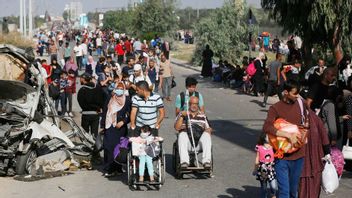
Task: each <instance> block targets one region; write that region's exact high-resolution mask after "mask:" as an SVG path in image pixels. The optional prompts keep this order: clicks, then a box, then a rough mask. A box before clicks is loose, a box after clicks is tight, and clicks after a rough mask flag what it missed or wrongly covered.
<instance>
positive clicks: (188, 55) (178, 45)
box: [171, 41, 196, 63]
mask: <svg viewBox="0 0 352 198" xmlns="http://www.w3.org/2000/svg"><path fill="white" fill-rule="evenodd" d="M174 45H175V47H174V49H175V50H173V51H171V56H172V57H173V58H175V59H179V60H182V61H184V62H186V63H191V62H192V57H193V54H194V50H195V49H196V45H194V44H185V43H183V42H182V41H176V42H175V43H174Z"/></svg>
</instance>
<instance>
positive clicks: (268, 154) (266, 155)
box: [255, 145, 274, 163]
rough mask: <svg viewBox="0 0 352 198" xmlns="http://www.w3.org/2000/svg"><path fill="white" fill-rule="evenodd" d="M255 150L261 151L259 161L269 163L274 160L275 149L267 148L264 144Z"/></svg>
mask: <svg viewBox="0 0 352 198" xmlns="http://www.w3.org/2000/svg"><path fill="white" fill-rule="evenodd" d="M255 150H256V151H257V152H258V153H259V162H262V163H268V162H273V161H274V151H273V149H272V148H265V146H264V145H257V146H256V147H255Z"/></svg>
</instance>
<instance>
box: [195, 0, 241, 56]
mask: <svg viewBox="0 0 352 198" xmlns="http://www.w3.org/2000/svg"><path fill="white" fill-rule="evenodd" d="M246 17H247V15H246V8H245V3H244V2H243V1H241V0H231V1H226V2H225V4H224V6H223V7H222V8H220V9H217V10H216V12H215V13H213V14H211V16H209V17H206V18H204V19H202V20H200V21H199V22H198V23H197V24H196V25H195V38H196V42H197V46H196V50H195V55H194V59H193V61H194V62H195V63H200V61H201V59H202V57H201V56H202V51H203V50H204V49H205V45H207V44H209V45H210V48H211V49H212V50H213V51H214V58H215V60H218V59H223V60H228V61H229V62H233V63H235V62H236V61H237V59H239V58H240V56H241V53H242V51H243V50H244V48H245V45H246V44H245V42H246V41H247V40H248V34H247V24H246V22H247V21H246V20H247V19H246Z"/></svg>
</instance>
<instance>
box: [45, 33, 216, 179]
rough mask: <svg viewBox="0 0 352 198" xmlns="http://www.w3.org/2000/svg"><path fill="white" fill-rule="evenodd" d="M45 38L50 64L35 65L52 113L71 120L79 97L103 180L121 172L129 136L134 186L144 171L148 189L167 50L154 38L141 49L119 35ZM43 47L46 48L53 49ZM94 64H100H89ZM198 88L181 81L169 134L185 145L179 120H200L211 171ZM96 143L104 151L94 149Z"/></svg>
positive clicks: (167, 93) (167, 96)
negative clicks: (120, 150)
mask: <svg viewBox="0 0 352 198" xmlns="http://www.w3.org/2000/svg"><path fill="white" fill-rule="evenodd" d="M38 38H39V44H38V55H40V56H41V55H43V53H44V52H43V53H42V49H41V47H42V42H43V41H42V39H43V38H46V37H45V36H42V35H39V36H38ZM48 38H49V40H50V41H53V44H55V45H56V48H57V50H56V51H55V50H53V51H50V50H48V51H47V52H48V55H49V56H50V61H51V64H47V61H46V60H45V59H42V60H41V63H42V67H43V71H42V72H41V73H42V75H44V78H45V79H47V82H46V83H47V86H46V87H48V89H49V95H50V96H51V98H52V99H53V101H54V102H55V108H56V110H57V111H58V112H59V114H60V115H63V116H71V117H73V116H74V115H73V113H72V96H73V94H76V93H77V101H78V103H79V106H80V108H81V110H82V111H81V115H82V116H81V125H82V128H83V129H85V131H87V132H89V133H90V134H92V135H93V136H94V137H95V138H96V142H97V145H96V149H95V151H94V153H93V161H94V162H99V161H100V159H99V151H100V150H101V149H103V150H104V159H103V161H104V168H103V169H104V176H105V177H110V176H112V175H116V174H122V173H123V170H122V166H121V164H119V163H116V155H115V153H116V148H117V147H118V146H120V145H121V144H122V143H123V142H124V141H125V138H127V137H129V141H130V142H131V143H132V145H135V147H136V148H137V149H133V150H137V151H136V153H137V154H136V155H138V158H139V161H140V163H139V181H140V182H143V181H144V171H145V164H146V165H147V169H148V173H149V175H150V178H149V180H150V182H153V181H154V177H153V174H152V173H153V166H152V161H151V160H152V158H153V157H151V155H150V152H147V150H148V147H151V145H152V144H151V143H152V142H159V141H162V137H159V136H158V135H159V134H158V130H159V129H160V126H161V124H162V121H163V119H164V117H165V110H164V103H165V102H171V101H172V98H171V88H172V87H173V86H174V85H173V78H174V74H173V70H172V67H171V63H170V60H169V51H170V46H169V43H168V42H167V41H162V40H161V39H160V38H159V37H158V36H157V35H156V36H155V39H153V40H151V41H150V42H147V41H143V42H141V41H139V39H138V38H136V39H129V38H128V36H126V35H125V34H118V33H116V32H113V31H101V30H99V29H98V30H96V31H87V30H83V31H78V32H72V33H70V32H66V33H62V32H56V33H53V34H49V36H48ZM43 43H44V44H45V42H43ZM106 44H107V46H105V47H104V45H106ZM45 45H46V44H45ZM48 45H49V47H48V49H50V45H51V44H50V43H49V44H48ZM94 57H98V60H97V61H95V59H94ZM58 60H59V61H58ZM76 78H79V82H80V85H81V87H80V89H79V90H76V89H77V88H76V84H78V82H76ZM197 83H198V82H197V80H196V79H194V78H191V77H189V78H187V79H186V89H187V91H186V92H182V93H180V94H179V95H178V96H177V97H176V101H175V103H176V116H177V118H178V119H177V121H176V125H175V128H176V129H177V131H179V132H180V134H182V135H181V137H183V139H184V138H185V137H188V134H187V133H183V132H186V131H187V128H185V125H186V123H185V122H186V120H187V119H185V115H188V113H189V115H191V117H192V119H193V120H194V121H195V122H200V120H197V119H198V118H201V119H203V121H201V122H200V123H201V124H202V126H200V127H201V128H203V130H202V132H203V131H204V133H205V135H204V137H202V138H201V139H200V142H202V146H201V147H202V148H203V149H204V150H205V151H204V153H205V156H206V158H204V160H205V161H204V166H206V167H209V165H210V160H211V159H210V157H209V156H211V154H210V150H209V148H211V141H210V134H211V128H210V126H209V124H208V123H207V119H206V117H205V115H204V101H203V97H202V95H201V94H200V93H199V92H197V91H196V85H197ZM159 93H160V94H159ZM59 104H60V109H59ZM186 106H187V108H186ZM188 106H190V108H188ZM198 106H199V107H200V109H198ZM198 112H201V114H198ZM204 123H207V124H204ZM184 134H185V135H184ZM102 136H103V138H102V139H103V142H102V145H98V144H100V142H101V137H102ZM183 139H182V138H180V140H183ZM182 143H183V141H181V143H180V146H179V148H180V153H181V159H182V164H183V165H182V166H183V167H187V166H188V164H189V159H188V160H187V158H186V156H187V155H186V153H187V150H188V145H187V144H182ZM133 153H134V152H133ZM154 154H155V153H154Z"/></svg>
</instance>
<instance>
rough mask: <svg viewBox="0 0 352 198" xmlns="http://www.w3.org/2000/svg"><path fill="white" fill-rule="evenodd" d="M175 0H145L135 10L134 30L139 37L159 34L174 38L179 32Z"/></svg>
mask: <svg viewBox="0 0 352 198" xmlns="http://www.w3.org/2000/svg"><path fill="white" fill-rule="evenodd" d="M175 10H176V7H175V1H174V0H145V1H144V2H143V3H140V4H139V5H138V6H137V7H136V8H135V10H134V22H133V24H134V28H133V29H134V30H135V33H136V34H137V36H139V37H143V36H144V35H150V34H158V35H159V36H165V37H168V36H170V37H171V36H172V35H173V34H174V33H175V32H176V30H177V16H176V14H175Z"/></svg>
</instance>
